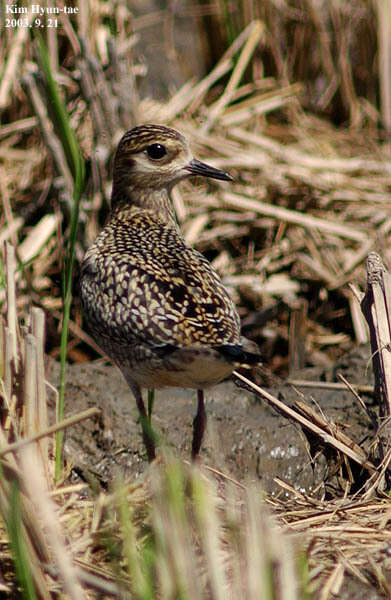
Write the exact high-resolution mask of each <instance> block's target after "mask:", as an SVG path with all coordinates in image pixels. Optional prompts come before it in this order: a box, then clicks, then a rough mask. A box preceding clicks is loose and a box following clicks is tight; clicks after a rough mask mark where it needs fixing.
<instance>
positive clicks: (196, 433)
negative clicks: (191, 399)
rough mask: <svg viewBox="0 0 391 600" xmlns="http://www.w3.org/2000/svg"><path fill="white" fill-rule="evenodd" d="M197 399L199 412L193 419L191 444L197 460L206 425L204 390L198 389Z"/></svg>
mask: <svg viewBox="0 0 391 600" xmlns="http://www.w3.org/2000/svg"><path fill="white" fill-rule="evenodd" d="M197 401H198V404H197V414H196V416H195V417H194V420H193V443H192V446H191V458H192V460H196V458H197V457H198V454H199V451H200V448H201V443H202V438H203V437H204V431H205V427H206V411H205V403H204V391H203V390H197Z"/></svg>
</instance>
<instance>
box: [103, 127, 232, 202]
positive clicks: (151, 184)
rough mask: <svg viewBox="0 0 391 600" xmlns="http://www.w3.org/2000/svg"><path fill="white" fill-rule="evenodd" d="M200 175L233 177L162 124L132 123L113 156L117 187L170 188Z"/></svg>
mask: <svg viewBox="0 0 391 600" xmlns="http://www.w3.org/2000/svg"><path fill="white" fill-rule="evenodd" d="M194 175H200V176H202V177H211V178H212V179H221V180H223V181H232V179H233V178H232V177H231V175H229V174H228V173H226V172H225V171H221V170H220V169H216V168H215V167H212V166H210V165H207V164H205V163H203V162H201V161H199V160H197V159H196V158H194V157H193V155H192V153H191V151H190V147H189V144H188V142H187V140H186V138H185V137H184V136H183V135H182V134H180V133H179V132H178V131H176V130H175V129H171V128H169V127H165V126H163V125H141V126H138V127H134V128H133V129H131V130H130V131H128V132H127V133H125V135H124V136H123V137H122V139H121V141H120V143H119V145H118V149H117V152H116V155H115V159H114V186H117V188H119V189H122V190H123V189H124V188H129V189H130V190H132V191H135V190H137V189H140V190H142V189H145V190H147V189H149V190H151V189H155V190H158V189H162V188H165V189H171V188H172V187H173V186H174V185H175V184H176V183H178V181H181V180H182V179H186V178H188V177H191V176H194Z"/></svg>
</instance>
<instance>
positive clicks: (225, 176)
mask: <svg viewBox="0 0 391 600" xmlns="http://www.w3.org/2000/svg"><path fill="white" fill-rule="evenodd" d="M185 169H186V171H189V173H191V174H192V175H201V176H202V177H211V178H212V179H221V180H222V181H233V180H234V178H233V177H232V175H230V174H229V173H226V172H225V171H220V169H215V167H211V166H210V165H207V164H206V163H203V162H201V161H200V160H197V159H196V158H193V159H192V160H191V161H190V162H189V164H188V165H187V166H186V167H185Z"/></svg>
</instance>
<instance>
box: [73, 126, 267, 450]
mask: <svg viewBox="0 0 391 600" xmlns="http://www.w3.org/2000/svg"><path fill="white" fill-rule="evenodd" d="M163 152H164V153H163ZM162 153H163V154H162ZM155 154H156V155H160V154H162V156H158V158H156V157H155V156H154V155H155ZM150 155H153V156H150ZM194 174H200V175H204V176H207V177H214V178H216V179H226V180H229V179H231V177H230V176H229V175H228V174H226V173H224V172H223V171H219V170H216V169H213V167H209V166H208V165H205V164H204V163H200V162H199V161H197V160H195V159H193V157H192V155H191V153H190V150H189V146H188V143H187V141H186V139H185V138H184V137H183V136H182V135H181V134H179V133H178V132H176V131H175V130H172V129H169V128H166V127H163V126H157V125H146V126H141V127H136V128H134V129H132V130H131V131H129V132H127V133H126V134H125V135H124V136H123V138H122V140H121V141H120V144H119V147H118V150H117V153H116V157H115V161H114V177H113V194H112V212H111V215H110V219H109V221H108V223H107V225H106V226H105V227H104V228H103V230H102V231H101V233H100V234H99V235H98V237H97V238H96V240H95V242H94V244H93V245H92V246H91V247H90V248H89V250H88V251H87V253H86V256H85V258H84V261H83V264H82V269H81V278H80V290H81V299H82V304H83V309H84V314H85V316H86V319H87V321H88V326H89V330H90V331H91V333H92V335H93V337H94V338H95V340H96V342H97V343H98V344H99V345H100V346H101V348H102V349H103V350H104V351H105V352H106V353H107V354H108V356H110V357H111V358H112V360H113V361H114V362H115V363H116V364H117V365H118V366H119V368H120V369H121V371H122V373H123V374H124V376H125V378H126V380H127V382H128V383H129V385H130V387H131V388H132V390H133V392H134V394H135V396H136V399H137V400H138V405H139V408H140V397H141V394H140V388H143V387H147V388H159V387H164V386H178V387H190V388H195V389H204V388H205V387H208V386H209V385H214V384H216V383H218V382H219V381H221V380H222V379H224V378H225V377H227V376H228V375H230V373H231V372H232V371H233V369H234V367H235V365H236V364H238V363H240V362H247V359H248V357H250V361H251V360H253V361H254V362H255V361H256V360H257V358H256V357H254V355H251V354H248V353H246V351H245V350H244V349H243V348H242V338H241V335H240V321H239V316H238V314H237V311H236V308H235V306H234V304H233V302H232V300H231V298H230V296H229V294H228V292H227V290H226V289H225V288H224V286H223V284H222V282H221V280H220V277H219V276H218V274H217V273H216V271H215V270H214V269H213V267H212V266H211V265H210V263H209V262H208V261H207V260H206V259H205V258H204V257H203V256H202V255H201V254H200V253H199V252H197V251H196V250H194V249H193V248H191V247H189V246H187V245H186V243H185V241H184V238H183V236H182V234H181V232H180V230H179V228H178V225H177V223H176V220H175V215H174V212H173V208H172V204H171V200H170V196H169V194H170V190H171V188H172V187H173V185H175V184H176V183H177V182H178V181H180V180H181V179H184V178H186V177H190V176H191V175H194ZM201 437H202V436H201ZM144 438H145V436H144Z"/></svg>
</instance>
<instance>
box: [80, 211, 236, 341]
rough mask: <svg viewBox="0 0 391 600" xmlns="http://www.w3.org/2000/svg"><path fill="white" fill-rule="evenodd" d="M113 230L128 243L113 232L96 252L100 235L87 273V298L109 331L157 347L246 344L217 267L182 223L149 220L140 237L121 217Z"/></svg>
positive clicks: (92, 312)
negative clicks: (192, 244)
mask: <svg viewBox="0 0 391 600" xmlns="http://www.w3.org/2000/svg"><path fill="white" fill-rule="evenodd" d="M105 235H106V236H107V235H108V234H107V232H106V234H105ZM111 235H112V236H119V239H120V240H121V244H119V243H118V241H117V242H116V240H115V239H112V240H109V239H108V238H107V237H106V239H105V240H104V243H103V244H102V248H105V249H106V251H103V250H101V251H98V252H97V251H96V248H98V250H99V245H100V241H99V238H98V241H97V243H96V244H97V246H96V245H94V246H95V248H94V247H93V248H92V249H91V251H89V252H88V253H87V256H86V260H85V262H84V265H83V272H82V288H83V281H84V291H83V290H82V300H83V303H84V304H86V303H88V307H87V311H86V312H87V314H88V315H89V320H90V322H91V321H93V323H92V325H93V326H94V327H95V326H96V325H97V324H99V327H101V329H102V335H105V334H106V333H107V334H108V335H110V337H111V339H113V338H118V340H119V342H120V343H121V344H123V343H129V344H133V343H140V342H141V343H147V344H151V345H154V346H156V345H164V344H172V345H174V346H189V345H198V344H202V345H203V344H207V345H213V346H218V345H221V344H231V343H233V344H237V343H239V340H240V322H239V317H238V314H237V312H236V309H235V306H234V304H233V302H232V300H231V298H230V297H229V294H228V292H227V290H226V289H225V288H224V286H223V284H222V282H221V280H220V278H219V276H218V274H217V273H216V271H215V270H214V269H213V267H212V266H211V265H210V263H209V262H208V261H207V260H206V259H205V258H204V257H203V256H202V255H201V254H199V253H198V252H196V251H195V250H193V249H192V248H189V247H188V246H186V244H185V242H184V240H183V239H182V238H181V236H180V235H179V234H178V233H177V232H176V231H175V230H173V229H171V228H167V231H163V232H162V228H161V226H160V225H159V229H158V228H157V227H155V228H153V227H151V226H149V228H148V238H147V239H146V238H145V237H144V238H143V239H142V240H141V239H138V238H137V232H132V231H129V230H128V231H126V230H124V231H120V230H119V229H118V223H117V227H116V230H115V231H113V232H112V233H111ZM162 236H163V238H164V239H163V240H162ZM108 248H109V249H110V248H111V249H113V248H115V251H114V250H111V252H108V251H107V249H108ZM86 290H87V291H86ZM105 332H106V333H105Z"/></svg>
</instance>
